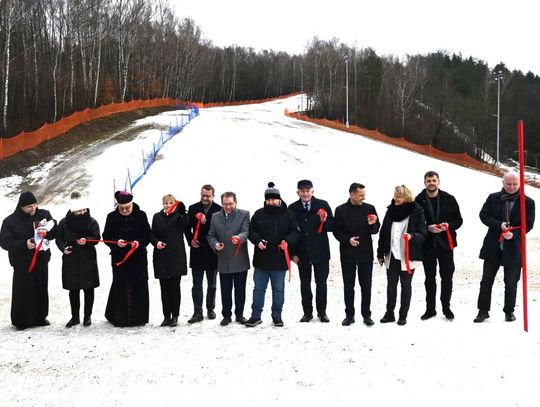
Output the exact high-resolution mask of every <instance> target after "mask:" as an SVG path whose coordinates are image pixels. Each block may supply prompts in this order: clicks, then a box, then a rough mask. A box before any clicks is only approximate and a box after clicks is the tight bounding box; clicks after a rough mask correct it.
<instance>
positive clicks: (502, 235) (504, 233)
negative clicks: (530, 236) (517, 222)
mask: <svg viewBox="0 0 540 407" xmlns="http://www.w3.org/2000/svg"><path fill="white" fill-rule="evenodd" d="M520 227H521V226H512V227H510V228H508V229H506V230H505V231H503V232H502V233H501V234H500V235H499V243H500V242H502V241H503V239H504V235H506V234H507V233H508V232H510V231H511V230H516V229H519V228H520Z"/></svg>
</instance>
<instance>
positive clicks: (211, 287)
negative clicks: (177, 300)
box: [191, 269, 217, 314]
mask: <svg viewBox="0 0 540 407" xmlns="http://www.w3.org/2000/svg"><path fill="white" fill-rule="evenodd" d="M191 272H192V274H193V288H192V289H191V296H192V298H193V308H194V309H195V312H200V313H201V314H202V304H203V278H204V274H205V273H206V282H207V285H208V287H207V289H206V309H207V310H208V311H213V310H214V308H215V306H216V275H217V271H216V270H204V269H191Z"/></svg>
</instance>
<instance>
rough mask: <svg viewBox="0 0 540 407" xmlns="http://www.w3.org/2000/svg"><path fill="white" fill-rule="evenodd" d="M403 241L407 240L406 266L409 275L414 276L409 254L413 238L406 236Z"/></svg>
mask: <svg viewBox="0 0 540 407" xmlns="http://www.w3.org/2000/svg"><path fill="white" fill-rule="evenodd" d="M403 239H404V240H405V266H406V267H407V273H408V274H409V275H412V270H411V263H410V254H409V240H411V237H410V236H409V235H408V234H404V235H403Z"/></svg>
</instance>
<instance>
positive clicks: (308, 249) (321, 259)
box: [289, 179, 334, 322]
mask: <svg viewBox="0 0 540 407" xmlns="http://www.w3.org/2000/svg"><path fill="white" fill-rule="evenodd" d="M296 193H297V194H298V197H299V198H300V199H298V201H296V202H294V203H292V204H291V205H289V210H290V211H291V212H293V213H294V215H295V216H296V221H297V222H298V226H299V227H300V241H299V242H298V243H297V244H296V246H295V247H294V248H293V249H292V253H293V257H292V260H293V261H294V262H295V263H296V264H297V265H298V270H299V274H300V293H301V295H302V308H303V310H304V315H303V316H302V318H301V319H300V322H309V321H311V320H312V319H313V294H312V292H311V273H312V269H313V274H314V276H315V285H316V291H315V304H316V308H317V316H318V317H319V319H320V320H321V322H330V320H329V319H328V316H327V315H326V303H327V286H326V281H327V280H328V273H329V269H330V268H329V262H330V245H329V243H328V232H331V231H333V230H334V216H333V214H332V209H331V208H330V205H328V202H326V201H324V200H322V199H317V198H315V197H314V196H313V183H312V182H311V181H310V180H307V179H304V180H301V181H298V184H297V191H296Z"/></svg>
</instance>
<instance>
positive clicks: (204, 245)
mask: <svg viewBox="0 0 540 407" xmlns="http://www.w3.org/2000/svg"><path fill="white" fill-rule="evenodd" d="M214 195H215V189H214V187H213V186H212V185H209V184H207V185H203V187H202V188H201V201H200V202H197V203H195V204H193V205H190V207H189V209H188V217H189V221H190V224H189V227H188V228H187V229H186V233H185V235H186V239H187V241H188V242H190V246H191V248H190V251H189V267H191V272H192V275H193V288H192V289H191V295H192V297H193V307H194V312H193V316H192V317H191V319H189V320H188V322H189V323H190V324H193V323H195V322H200V321H202V320H203V309H202V303H203V277H204V274H205V273H206V281H207V290H206V310H207V312H208V319H215V318H216V313H215V312H214V307H215V304H216V275H217V256H216V253H214V251H213V250H212V249H211V248H210V246H209V245H208V241H207V239H206V236H207V235H208V230H210V222H211V220H212V214H213V213H215V212H219V211H220V210H221V206H220V205H218V204H217V203H215V202H214ZM197 225H199V226H197ZM197 229H198V232H197ZM195 233H198V235H197V236H195ZM195 237H196V239H195Z"/></svg>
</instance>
